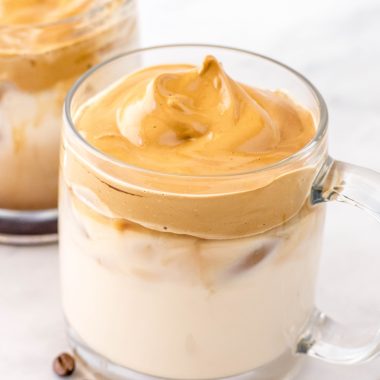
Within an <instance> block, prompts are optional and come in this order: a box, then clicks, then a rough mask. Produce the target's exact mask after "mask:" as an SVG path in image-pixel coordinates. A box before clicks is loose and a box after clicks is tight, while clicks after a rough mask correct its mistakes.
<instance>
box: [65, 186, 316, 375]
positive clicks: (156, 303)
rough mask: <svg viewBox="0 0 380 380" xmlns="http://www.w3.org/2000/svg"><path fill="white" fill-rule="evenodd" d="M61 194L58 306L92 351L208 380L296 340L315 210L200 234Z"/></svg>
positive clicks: (276, 353)
mask: <svg viewBox="0 0 380 380" xmlns="http://www.w3.org/2000/svg"><path fill="white" fill-rule="evenodd" d="M61 201H62V204H61V223H60V230H61V240H60V242H61V271H62V287H63V288H62V289H63V308H64V312H65V316H66V318H67V321H68V323H69V325H70V326H71V327H72V328H73V329H74V331H75V332H76V334H77V335H78V336H79V337H80V338H81V339H82V341H83V342H84V343H85V344H86V345H88V346H89V347H90V348H91V349H93V350H95V351H96V352H97V353H99V354H101V355H103V356H104V357H106V358H107V359H109V360H111V361H112V362H114V363H117V364H119V365H121V366H124V367H126V368H129V369H132V370H135V371H138V372H143V373H147V374H151V375H154V376H160V377H164V378H175V379H206V378H212V379H217V378H221V377H225V376H231V375H236V374H239V373H242V372H246V371H249V370H252V369H254V368H257V367H260V366H264V365H266V364H269V363H271V362H272V361H275V360H276V359H277V358H279V357H281V356H282V355H283V354H284V353H286V352H291V351H292V350H293V349H294V347H295V343H296V340H297V338H298V336H299V334H300V332H301V331H302V329H303V327H304V326H305V324H306V323H307V322H308V318H309V317H310V315H311V313H312V310H313V306H314V288H315V279H316V273H317V269H318V258H319V253H320V243H321V233H322V226H323V209H309V208H308V206H305V207H303V208H302V210H301V211H300V212H299V213H298V215H297V216H296V217H294V218H292V219H291V220H290V221H288V222H286V223H285V224H283V225H281V226H280V227H277V228H275V229H272V230H271V231H269V232H266V233H262V234H259V235H256V236H252V237H246V238H240V239H229V240H206V239H199V238H196V237H192V236H185V235H176V234H171V233H164V232H157V231H153V230H148V229H145V228H143V227H140V226H138V225H135V224H133V223H128V221H125V220H117V219H112V218H111V219H110V218H106V217H100V216H99V214H97V213H96V212H94V211H91V210H90V209H88V208H87V206H85V205H84V204H83V203H82V202H81V201H79V200H78V199H77V198H76V197H75V196H74V195H73V194H72V192H71V191H70V190H65V194H62V198H61ZM94 214H95V215H94ZM96 214H97V215H96Z"/></svg>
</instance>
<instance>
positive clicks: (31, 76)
mask: <svg viewBox="0 0 380 380" xmlns="http://www.w3.org/2000/svg"><path fill="white" fill-rule="evenodd" d="M45 3H46V2H45ZM88 4H91V1H89V2H88ZM45 5H46V4H45ZM57 5H58V2H57ZM0 7H4V9H2V12H1V13H2V14H1V16H0V243H10V244H39V243H45V242H50V241H55V240H56V239H57V216H58V214H57V197H58V189H57V188H58V161H59V145H60V143H59V138H60V135H61V124H62V106H63V102H64V98H65V96H66V93H67V91H68V90H69V89H70V87H71V86H72V85H73V83H74V82H75V80H76V79H77V78H78V77H79V76H80V75H82V74H83V73H84V72H85V71H87V70H88V69H89V68H90V67H92V66H94V65H96V64H98V63H99V62H101V61H103V60H105V59H108V58H110V57H111V56H113V55H115V54H117V53H120V52H121V51H122V50H123V51H124V50H125V49H126V48H128V47H129V48H135V47H136V42H137V32H136V31H137V28H136V18H137V12H136V3H135V0H104V1H95V0H94V1H93V4H92V5H91V6H89V8H88V9H86V10H82V11H80V12H79V13H78V14H76V15H74V16H65V18H63V19H59V20H58V21H52V22H49V21H48V22H41V23H34V22H33V23H30V24H17V23H14V24H13V23H10V24H2V22H3V18H5V20H7V18H6V17H7V14H8V13H9V15H10V17H11V16H12V14H14V12H16V13H17V9H22V10H25V9H24V8H26V9H27V10H28V9H33V8H35V7H36V5H33V4H31V3H30V2H29V4H27V2H25V1H24V2H20V3H17V1H15V2H13V1H12V2H10V1H9V2H7V3H5V4H1V5H0ZM60 7H64V5H63V4H61V5H60V6H59V7H58V10H57V12H56V13H59V11H61V9H60ZM35 9H36V8H35ZM7 12H8V13H7ZM12 12H13V13H12ZM36 12H40V10H38V11H36ZM62 12H63V11H62ZM21 13H22V12H21ZM25 15H28V13H27V12H25ZM25 15H24V16H25ZM23 22H24V23H25V20H24V21H23Z"/></svg>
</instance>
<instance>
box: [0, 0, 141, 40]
mask: <svg viewBox="0 0 380 380" xmlns="http://www.w3.org/2000/svg"><path fill="white" fill-rule="evenodd" d="M116 1H117V0H104V1H103V2H101V3H100V4H96V5H95V6H92V7H90V8H89V9H87V10H85V11H84V12H82V13H79V14H75V15H72V16H69V17H65V18H63V19H60V20H56V21H45V22H36V23H30V24H10V25H7V24H0V30H1V31H2V32H3V33H4V32H6V31H24V30H25V31H27V30H29V29H41V30H43V29H48V28H53V27H55V26H59V25H64V24H74V23H76V22H79V21H81V20H82V19H86V18H91V17H92V16H95V15H96V14H97V13H98V12H100V11H102V10H103V9H105V8H106V7H107V6H109V5H110V4H112V3H114V2H116ZM133 1H134V0H121V1H120V4H119V6H127V5H128V4H130V3H133Z"/></svg>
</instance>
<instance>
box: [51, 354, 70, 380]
mask: <svg viewBox="0 0 380 380" xmlns="http://www.w3.org/2000/svg"><path fill="white" fill-rule="evenodd" d="M53 370H54V372H55V373H56V374H57V375H58V376H61V377H66V376H70V375H72V373H73V372H74V370H75V360H74V358H73V357H72V356H71V355H69V354H67V353H63V354H61V355H59V356H57V357H56V358H55V359H54V362H53Z"/></svg>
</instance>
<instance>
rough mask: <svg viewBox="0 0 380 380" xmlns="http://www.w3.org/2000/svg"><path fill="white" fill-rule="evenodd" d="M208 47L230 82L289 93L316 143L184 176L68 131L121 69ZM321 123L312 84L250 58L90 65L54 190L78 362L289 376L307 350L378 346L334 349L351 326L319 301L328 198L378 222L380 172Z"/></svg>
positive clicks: (340, 352) (126, 372)
mask: <svg viewBox="0 0 380 380" xmlns="http://www.w3.org/2000/svg"><path fill="white" fill-rule="evenodd" d="M208 54H213V55H215V56H216V57H217V59H218V60H220V61H221V62H222V64H223V66H224V68H225V70H226V72H227V73H228V74H229V75H231V77H232V78H233V79H234V80H237V81H239V82H242V83H245V84H248V85H251V86H256V87H259V88H266V89H273V90H277V89H281V90H284V91H286V93H288V94H289V95H290V96H291V97H292V98H293V99H294V100H295V101H296V102H297V103H298V104H300V105H302V106H303V107H305V108H307V109H308V110H310V112H311V113H312V116H313V118H314V120H315V123H316V125H317V132H316V135H315V137H314V139H313V140H312V141H311V142H310V143H309V144H308V145H307V146H306V147H304V148H303V149H301V150H300V151H299V152H297V153H295V154H294V155H292V156H291V157H289V158H287V159H285V160H283V161H280V162H278V163H275V164H273V165H270V166H267V167H264V168H263V169H257V170H252V171H250V172H247V173H239V174H231V175H210V176H190V175H189V176H187V175H170V174H165V173H159V172H153V171H149V170H146V169H142V168H139V167H135V166H131V165H128V164H125V163H123V162H120V161H117V160H115V159H113V158H111V157H109V156H107V155H105V154H103V153H102V152H100V151H98V150H97V149H96V148H94V147H93V146H91V145H89V144H88V143H87V142H86V141H85V140H84V139H83V138H82V137H81V135H80V134H79V133H78V131H77V129H76V125H75V121H74V120H75V115H76V114H77V112H78V110H80V108H81V106H82V105H83V104H84V103H85V102H87V101H88V99H90V98H91V97H93V96H94V95H96V94H99V93H100V92H101V91H103V90H104V89H106V88H107V87H108V86H110V85H112V84H113V83H115V81H117V80H118V79H120V78H121V77H122V76H124V75H128V74H129V73H130V72H131V71H133V70H135V69H137V68H140V67H145V66H149V65H157V64H167V63H171V64H175V63H192V64H199V63H200V62H201V61H202V59H203V58H204V56H206V55H208ZM326 132H327V108H326V105H325V102H324V100H323V99H322V97H321V95H320V94H319V92H318V91H317V90H316V89H315V87H314V86H313V85H312V84H311V83H310V82H309V81H308V80H307V79H305V78H304V77H303V76H302V75H300V74H299V73H297V72H295V71H294V70H292V69H290V68H289V67H287V66H285V65H283V64H281V63H279V62H276V61H274V60H272V59H270V58H267V57H264V56H261V55H259V54H255V53H252V52H249V51H243V50H239V49H234V48H227V47H222V46H211V45H173V46H158V47H152V48H147V49H141V50H136V51H133V52H129V53H126V54H123V55H120V56H118V57H115V58H113V59H111V60H109V61H107V62H105V63H103V64H101V65H99V66H97V67H95V68H94V69H92V70H91V71H90V72H88V73H87V74H85V75H84V76H83V77H82V78H81V79H80V80H79V81H78V82H77V83H76V85H75V86H74V87H73V88H72V89H71V91H70V93H69V95H68V97H67V99H66V103H65V126H64V132H63V154H62V157H61V168H62V169H61V187H60V256H61V273H62V294H63V298H62V299H63V310H64V313H65V318H66V321H67V325H68V334H69V338H70V342H71V344H72V346H73V348H74V350H75V352H76V353H77V355H79V357H80V358H81V359H82V360H84V361H85V362H86V363H87V364H88V365H89V366H90V367H91V368H92V369H93V370H95V371H97V372H100V373H102V374H104V375H106V376H109V377H111V378H113V377H116V378H118V379H197V380H198V379H221V378H223V379H241V380H242V379H256V380H264V379H265V380H269V379H273V380H274V379H280V378H290V377H291V376H292V374H293V373H294V372H295V370H296V368H297V366H298V363H299V361H300V359H301V358H302V357H305V356H311V357H314V358H319V359H321V360H324V361H328V362H333V363H339V364H352V363H358V362H363V361H365V360H368V359H371V358H373V357H374V356H375V355H377V354H378V352H379V347H380V337H379V335H376V336H374V337H373V338H372V339H371V340H370V341H369V342H367V343H365V344H363V345H361V344H359V343H358V341H355V340H353V341H354V343H353V344H352V343H351V345H347V344H346V343H345V342H342V341H340V343H339V344H337V343H336V342H337V338H338V337H340V338H342V337H343V338H347V341H349V340H350V338H351V337H352V336H353V334H352V331H351V330H342V327H341V326H339V325H337V324H336V323H335V322H333V321H332V320H331V319H330V318H328V317H326V316H325V315H324V314H323V313H321V312H320V311H317V310H315V307H314V293H315V284H316V277H317V273H318V263H319V257H320V253H321V241H322V231H323V224H324V209H325V206H324V204H325V203H326V202H329V201H339V202H345V203H347V204H350V205H354V206H358V207H360V208H362V209H364V210H366V211H368V212H369V213H371V214H373V215H374V216H375V217H377V218H378V217H379V215H380V196H379V194H380V191H379V190H380V175H379V174H378V173H375V172H373V171H371V170H369V169H364V168H359V167H357V166H353V165H350V164H346V163H342V162H339V161H335V160H333V159H332V158H330V157H329V156H328V153H327V143H326V141H327V138H326ZM110 199H111V200H113V201H112V202H109V203H107V202H108V201H109V200H110ZM104 205H106V206H107V207H103V206H104ZM115 205H116V206H115ZM105 210H107V212H105ZM123 215H125V218H124V217H123ZM176 215H177V216H182V217H176ZM183 215H186V217H185V218H184V217H183ZM99 220H101V223H100V222H99ZM116 221H118V223H116ZM120 221H121V222H120ZM119 222H120V223H119ZM122 222H123V223H122ZM116 225H117V232H115V228H116ZM143 226H154V227H153V228H150V227H149V228H148V227H143ZM268 226H269V228H268ZM252 230H254V231H255V234H253V235H252V234H251V233H250V231H252ZM204 231H207V232H208V235H204V234H203V233H204ZM195 256H196V258H195Z"/></svg>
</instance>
